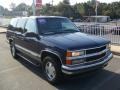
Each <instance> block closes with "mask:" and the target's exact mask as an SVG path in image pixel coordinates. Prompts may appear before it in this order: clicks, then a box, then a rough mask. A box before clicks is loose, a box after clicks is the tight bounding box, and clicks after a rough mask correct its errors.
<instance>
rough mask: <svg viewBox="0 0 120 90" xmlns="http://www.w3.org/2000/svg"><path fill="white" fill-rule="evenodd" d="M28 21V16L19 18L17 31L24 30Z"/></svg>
mask: <svg viewBox="0 0 120 90" xmlns="http://www.w3.org/2000/svg"><path fill="white" fill-rule="evenodd" d="M26 22H27V18H21V19H19V21H18V23H17V26H16V27H17V31H19V32H23V30H24V27H25V24H26Z"/></svg>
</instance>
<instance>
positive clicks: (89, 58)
mask: <svg viewBox="0 0 120 90" xmlns="http://www.w3.org/2000/svg"><path fill="white" fill-rule="evenodd" d="M105 55H106V52H105V53H103V54H101V55H96V56H92V57H88V58H86V62H92V61H96V60H98V59H101V58H103V57H105Z"/></svg>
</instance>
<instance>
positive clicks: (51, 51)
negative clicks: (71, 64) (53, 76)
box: [40, 49, 62, 64]
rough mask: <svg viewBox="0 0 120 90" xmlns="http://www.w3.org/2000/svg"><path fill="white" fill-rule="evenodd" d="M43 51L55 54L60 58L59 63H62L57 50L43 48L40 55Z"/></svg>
mask: <svg viewBox="0 0 120 90" xmlns="http://www.w3.org/2000/svg"><path fill="white" fill-rule="evenodd" d="M43 52H49V53H51V54H53V55H55V56H57V57H58V58H59V59H60V62H61V64H62V59H61V57H60V55H59V54H58V52H56V51H53V50H51V49H45V50H42V51H41V53H40V56H42V53H43Z"/></svg>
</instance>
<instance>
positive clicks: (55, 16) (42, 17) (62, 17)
mask: <svg viewBox="0 0 120 90" xmlns="http://www.w3.org/2000/svg"><path fill="white" fill-rule="evenodd" d="M30 18H66V17H62V16H30Z"/></svg>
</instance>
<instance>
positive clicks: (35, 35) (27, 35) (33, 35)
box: [25, 32, 40, 39]
mask: <svg viewBox="0 0 120 90" xmlns="http://www.w3.org/2000/svg"><path fill="white" fill-rule="evenodd" d="M25 37H31V38H36V39H40V37H39V35H38V34H36V33H33V32H29V33H26V34H25Z"/></svg>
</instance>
